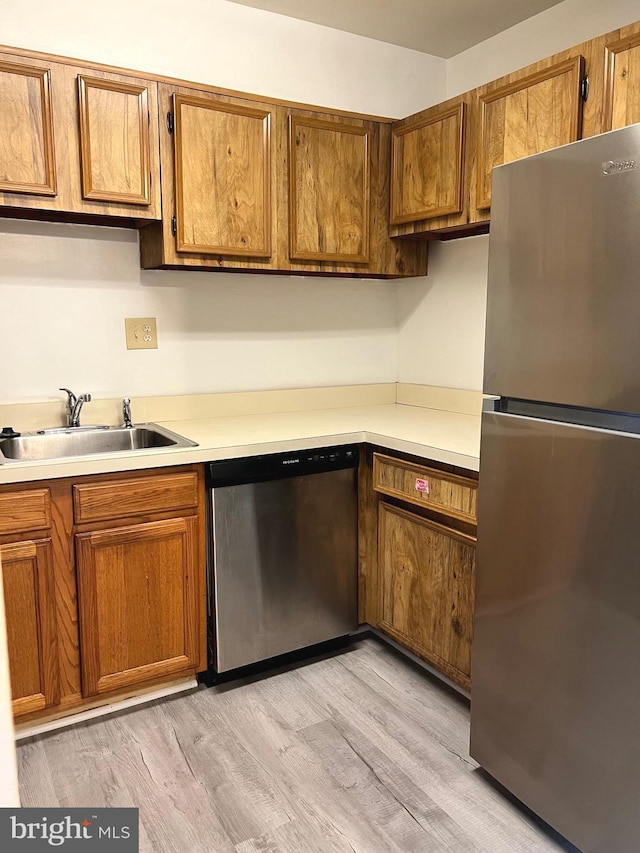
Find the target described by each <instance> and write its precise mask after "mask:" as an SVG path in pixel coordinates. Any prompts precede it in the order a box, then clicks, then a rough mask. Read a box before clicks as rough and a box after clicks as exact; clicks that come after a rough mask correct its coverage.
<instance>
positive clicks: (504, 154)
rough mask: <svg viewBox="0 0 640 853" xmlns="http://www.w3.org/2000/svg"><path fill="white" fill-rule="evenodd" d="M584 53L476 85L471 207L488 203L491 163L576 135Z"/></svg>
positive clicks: (479, 207) (537, 150)
mask: <svg viewBox="0 0 640 853" xmlns="http://www.w3.org/2000/svg"><path fill="white" fill-rule="evenodd" d="M584 67H585V66H584V58H583V57H582V56H581V55H575V56H570V57H568V58H566V59H562V60H560V61H549V60H545V61H544V62H541V63H537V64H536V65H534V66H530V67H529V68H527V69H523V70H521V71H518V72H516V73H515V74H511V75H508V76H507V77H506V78H502V79H500V80H497V81H495V82H493V83H489V84H487V85H486V86H483V87H482V88H480V89H479V90H478V100H479V103H480V119H479V126H478V141H477V170H476V188H475V207H476V209H477V210H478V211H482V210H484V209H486V208H489V207H490V206H491V175H492V172H493V168H494V166H499V165H501V164H503V163H510V162H512V161H513V160H518V159H520V158H521V157H528V156H530V155H531V154H539V153H540V152H541V151H547V150H548V149H550V148H557V147H558V146H559V145H566V144H567V143H569V142H575V141H576V140H577V139H579V138H580V130H581V119H582V96H581V85H582V80H583V77H584Z"/></svg>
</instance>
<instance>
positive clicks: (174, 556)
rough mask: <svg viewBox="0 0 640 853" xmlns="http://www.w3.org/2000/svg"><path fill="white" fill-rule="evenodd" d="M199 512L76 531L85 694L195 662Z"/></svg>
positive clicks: (188, 666) (177, 670)
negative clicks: (121, 526)
mask: <svg viewBox="0 0 640 853" xmlns="http://www.w3.org/2000/svg"><path fill="white" fill-rule="evenodd" d="M195 528H196V521H195V519H194V518H181V519H170V520H166V521H157V522H151V523H147V524H139V525H133V526H130V527H123V528H118V529H114V530H105V531H101V532H98V533H81V534H78V535H77V536H76V553H77V559H78V565H77V571H78V582H79V588H80V593H79V605H80V626H81V637H82V681H83V695H85V696H93V695H95V694H97V693H102V692H106V691H109V690H114V689H118V688H122V687H127V686H130V685H132V684H137V683H140V682H144V681H145V680H146V679H149V678H156V677H158V676H160V675H163V676H173V675H176V674H178V673H180V672H184V671H188V670H189V669H191V670H195V668H196V666H197V659H198V652H199V647H198V645H197V640H198V622H199V619H198V616H199V606H198V600H197V590H198V585H197V579H196V576H195V575H196V571H197V568H198V561H197V559H196V550H197V533H196V529H195Z"/></svg>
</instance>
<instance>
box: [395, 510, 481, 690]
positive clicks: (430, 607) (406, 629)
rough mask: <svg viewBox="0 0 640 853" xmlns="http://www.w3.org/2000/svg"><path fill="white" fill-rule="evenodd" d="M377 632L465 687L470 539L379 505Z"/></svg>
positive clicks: (470, 593) (470, 610) (468, 664)
mask: <svg viewBox="0 0 640 853" xmlns="http://www.w3.org/2000/svg"><path fill="white" fill-rule="evenodd" d="M378 535H379V575H380V582H381V593H382V596H381V598H382V600H381V616H382V622H381V623H380V628H381V629H382V630H384V631H385V632H386V633H387V634H389V635H391V636H392V637H394V638H395V639H396V640H398V641H399V642H400V643H402V644H403V645H405V646H407V647H408V648H409V649H411V650H412V651H413V652H415V653H416V654H418V655H420V656H421V657H423V658H424V659H425V660H427V661H429V662H430V663H431V664H433V666H434V667H436V668H437V669H439V670H441V671H442V672H443V673H444V674H445V675H447V676H448V677H449V678H451V679H452V680H454V681H456V682H457V683H458V684H461V685H462V686H464V687H466V688H469V686H470V683H471V682H470V672H471V639H472V633H473V602H474V571H475V542H476V540H475V537H473V536H468V535H467V534H464V533H459V532H457V531H454V530H450V529H449V528H447V527H444V526H443V525H440V524H436V523H435V522H432V521H428V520H426V519H424V518H422V517H420V516H417V515H414V514H413V513H409V512H407V511H406V510H402V509H398V508H397V507H394V506H390V505H388V504H384V503H383V504H380V512H379V532H378Z"/></svg>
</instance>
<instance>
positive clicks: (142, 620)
mask: <svg viewBox="0 0 640 853" xmlns="http://www.w3.org/2000/svg"><path fill="white" fill-rule="evenodd" d="M204 524H205V522H204V471H203V469H202V466H193V465H186V466H181V467H180V468H172V469H159V470H155V471H140V472H129V473H127V474H106V475H101V476H95V477H94V476H89V477H81V478H76V479H68V480H53V481H49V482H48V483H47V484H46V486H43V485H42V484H34V486H33V487H31V488H29V489H27V488H25V487H17V486H4V487H2V489H0V549H1V556H2V571H3V581H4V589H5V599H6V611H7V624H8V633H9V657H10V668H11V677H12V690H13V696H14V713H15V715H16V717H18V716H19V717H20V719H21V721H23V720H24V721H26V720H29V721H31V720H34V719H40V718H42V717H43V716H46V717H51V716H60V715H64V714H68V713H71V712H73V711H77V710H81V709H82V708H83V707H88V706H93V705H95V704H96V703H97V704H99V703H100V702H105V701H114V700H116V699H117V698H118V697H119V696H120V697H122V696H123V694H124V695H131V694H132V692H135V691H140V690H146V689H148V688H149V687H150V686H152V685H154V684H158V683H161V682H163V681H165V682H166V681H168V680H174V679H176V678H182V677H188V676H193V675H194V674H195V673H196V672H198V671H200V670H203V669H205V668H206V665H207V660H206V656H207V653H206V594H205V538H204V537H205V534H204Z"/></svg>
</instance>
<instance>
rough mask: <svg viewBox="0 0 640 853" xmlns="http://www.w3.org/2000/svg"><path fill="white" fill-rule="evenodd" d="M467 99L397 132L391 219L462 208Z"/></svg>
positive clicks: (394, 136)
mask: <svg viewBox="0 0 640 853" xmlns="http://www.w3.org/2000/svg"><path fill="white" fill-rule="evenodd" d="M464 121H465V104H464V103H463V102H460V103H459V104H457V105H456V106H454V107H452V108H450V109H447V110H438V111H434V112H432V113H431V114H427V115H426V116H424V117H422V118H420V119H419V120H417V121H416V122H412V123H410V124H400V125H399V126H397V127H396V126H394V129H393V131H392V154H391V156H392V166H391V168H392V175H391V223H392V224H399V223H401V222H417V221H419V220H421V219H431V218H433V217H435V216H444V215H447V214H450V213H460V212H461V211H462V208H463V199H462V188H463V180H462V178H463V174H462V173H463V150H464Z"/></svg>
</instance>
